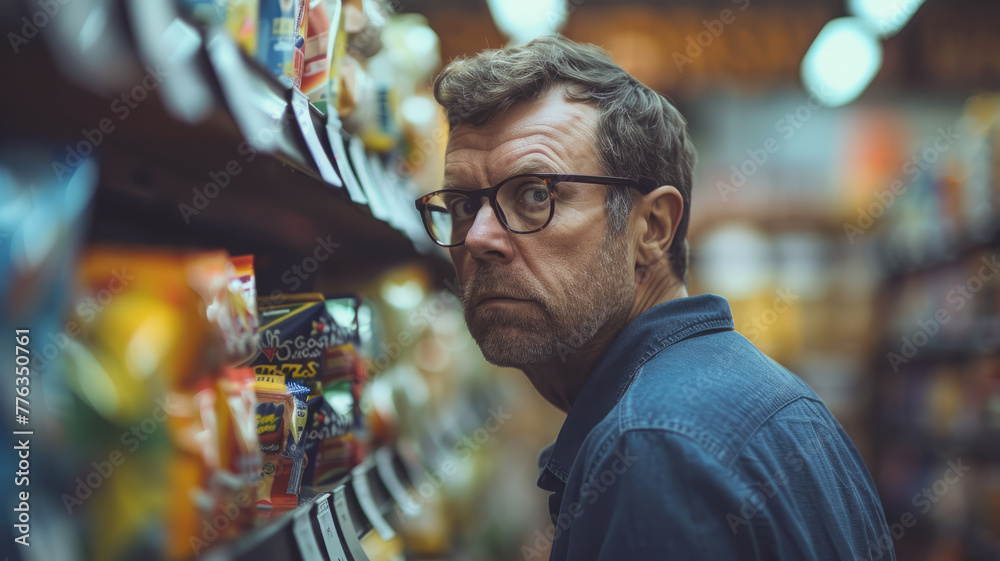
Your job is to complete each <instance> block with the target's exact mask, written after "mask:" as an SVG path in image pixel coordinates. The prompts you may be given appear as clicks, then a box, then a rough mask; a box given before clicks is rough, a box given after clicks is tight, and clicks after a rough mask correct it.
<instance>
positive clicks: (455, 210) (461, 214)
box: [449, 199, 476, 220]
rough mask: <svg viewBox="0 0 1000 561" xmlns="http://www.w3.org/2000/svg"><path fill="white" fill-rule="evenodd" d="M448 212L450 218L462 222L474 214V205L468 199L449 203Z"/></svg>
mask: <svg viewBox="0 0 1000 561" xmlns="http://www.w3.org/2000/svg"><path fill="white" fill-rule="evenodd" d="M450 207H451V208H450V209H449V211H450V212H451V215H452V217H454V218H456V219H458V220H464V219H466V218H469V217H471V216H472V215H474V214H475V213H476V205H474V204H472V201H471V200H469V199H459V200H456V201H454V202H452V203H451V205H450Z"/></svg>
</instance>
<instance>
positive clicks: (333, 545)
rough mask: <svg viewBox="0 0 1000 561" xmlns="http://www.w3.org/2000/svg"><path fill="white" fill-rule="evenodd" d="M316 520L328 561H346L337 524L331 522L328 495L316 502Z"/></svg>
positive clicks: (331, 516) (331, 514)
mask: <svg viewBox="0 0 1000 561" xmlns="http://www.w3.org/2000/svg"><path fill="white" fill-rule="evenodd" d="M316 518H317V519H318V520H319V529H320V532H321V533H322V534H323V543H324V544H326V554H327V555H328V556H329V557H330V561H347V553H345V552H344V544H342V543H341V542H340V536H339V535H337V523H336V522H334V521H333V512H332V511H331V510H330V494H329V493H327V494H325V495H322V496H321V497H319V499H317V500H316Z"/></svg>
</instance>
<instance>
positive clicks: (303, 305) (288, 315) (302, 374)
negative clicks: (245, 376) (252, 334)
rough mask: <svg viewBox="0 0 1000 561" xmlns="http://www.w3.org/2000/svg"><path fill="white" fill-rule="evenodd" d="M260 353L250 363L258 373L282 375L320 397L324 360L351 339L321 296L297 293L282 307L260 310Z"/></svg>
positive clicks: (269, 307)
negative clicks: (325, 355)
mask: <svg viewBox="0 0 1000 561" xmlns="http://www.w3.org/2000/svg"><path fill="white" fill-rule="evenodd" d="M258 314H259V323H260V328H259V332H260V336H259V346H260V352H258V354H257V356H256V357H254V358H253V359H252V360H250V361H249V366H252V367H253V368H254V371H255V372H256V373H257V374H268V375H282V376H285V377H287V379H288V380H289V381H293V382H297V383H300V384H302V385H304V386H306V387H307V388H309V389H310V390H311V391H312V395H319V394H320V392H321V385H322V382H323V372H322V369H323V357H324V353H325V352H327V351H326V349H327V348H328V347H331V346H334V345H336V344H337V343H338V342H340V341H344V340H346V338H347V334H346V333H345V332H344V330H343V328H340V327H339V326H337V325H336V323H334V321H333V320H332V318H331V317H330V314H329V312H328V311H327V308H326V303H325V300H324V296H323V295H322V294H320V293H308V294H293V295H288V296H287V297H286V302H285V303H284V304H281V305H278V306H273V305H272V306H265V307H262V308H261V309H260V310H259V311H258Z"/></svg>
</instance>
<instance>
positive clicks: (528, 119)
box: [445, 88, 635, 368]
mask: <svg viewBox="0 0 1000 561" xmlns="http://www.w3.org/2000/svg"><path fill="white" fill-rule="evenodd" d="M597 117H598V110H597V109H596V108H595V107H593V106H591V105H588V104H584V103H579V102H573V101H567V100H566V99H565V98H564V96H563V93H562V90H561V89H558V88H556V89H552V90H550V91H549V92H548V93H547V94H545V95H543V96H542V97H540V98H539V99H537V100H535V101H532V102H525V103H521V104H518V105H515V106H514V107H513V108H511V109H510V110H509V111H508V112H507V113H506V114H505V115H504V116H503V117H502V118H500V119H498V120H497V121H496V122H494V123H492V124H490V125H489V126H486V127H472V126H459V127H457V128H456V129H455V130H454V131H453V133H452V136H451V138H450V140H449V142H448V149H447V153H446V155H445V183H446V184H447V186H448V187H452V188H457V189H469V190H473V189H481V188H485V187H489V186H491V185H495V184H497V183H499V182H500V181H501V180H503V179H506V178H507V177H510V176H511V175H515V174H519V173H543V172H548V173H566V174H586V175H603V174H604V170H603V169H602V166H601V159H600V157H599V155H598V152H597V148H596V146H595V135H596V130H597V127H596V125H597ZM607 189H608V187H604V186H600V185H589V184H585V185H580V184H559V185H557V186H556V192H555V215H554V216H553V218H552V221H551V222H550V223H549V225H548V226H546V227H545V229H543V230H541V231H540V232H536V233H533V234H515V233H513V232H510V231H509V230H507V229H506V228H504V226H503V225H502V224H500V222H499V221H498V219H497V217H496V216H495V214H494V211H493V209H492V208H491V207H490V205H489V204H483V206H482V207H481V208H480V209H479V211H478V214H477V215H476V218H475V222H474V223H473V225H472V227H471V229H470V230H469V232H468V235H467V237H466V240H465V244H464V245H461V246H458V247H454V248H451V250H450V251H451V257H452V260H453V261H454V264H455V270H456V271H457V273H458V277H459V281H460V282H461V284H462V286H463V295H462V303H463V307H464V308H465V320H466V323H467V324H468V327H469V331H470V332H471V333H472V336H473V337H474V338H475V340H476V342H477V343H478V344H479V346H480V348H481V349H482V352H483V355H484V356H485V357H486V359H487V360H488V361H490V362H492V363H494V364H498V365H501V366H513V367H517V368H525V367H530V366H533V365H543V364H551V363H553V362H556V361H560V360H565V358H566V357H568V356H569V355H571V354H572V353H573V352H574V351H576V349H578V348H580V347H583V346H585V345H586V344H587V343H588V342H589V341H591V340H592V339H594V337H595V335H598V334H599V333H602V329H603V330H610V329H618V328H620V327H621V326H622V324H623V323H624V320H625V318H626V316H627V314H628V312H629V310H630V308H631V306H632V302H633V299H634V297H635V285H634V269H633V266H632V263H633V257H632V248H631V247H628V246H629V244H628V241H627V236H625V235H624V234H616V235H613V236H609V235H607V234H606V229H607V216H606V211H605V200H606V196H607Z"/></svg>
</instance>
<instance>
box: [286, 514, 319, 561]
mask: <svg viewBox="0 0 1000 561" xmlns="http://www.w3.org/2000/svg"><path fill="white" fill-rule="evenodd" d="M311 513H312V505H309V508H306V509H304V510H302V511H299V512H297V513H295V521H294V522H293V523H292V532H293V533H294V534H295V543H296V544H297V545H298V546H299V554H301V555H302V561H324V560H323V554H322V553H321V552H320V550H319V544H317V543H316V533H315V532H313V525H312V519H311V518H310V517H309V515H310V514H311Z"/></svg>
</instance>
